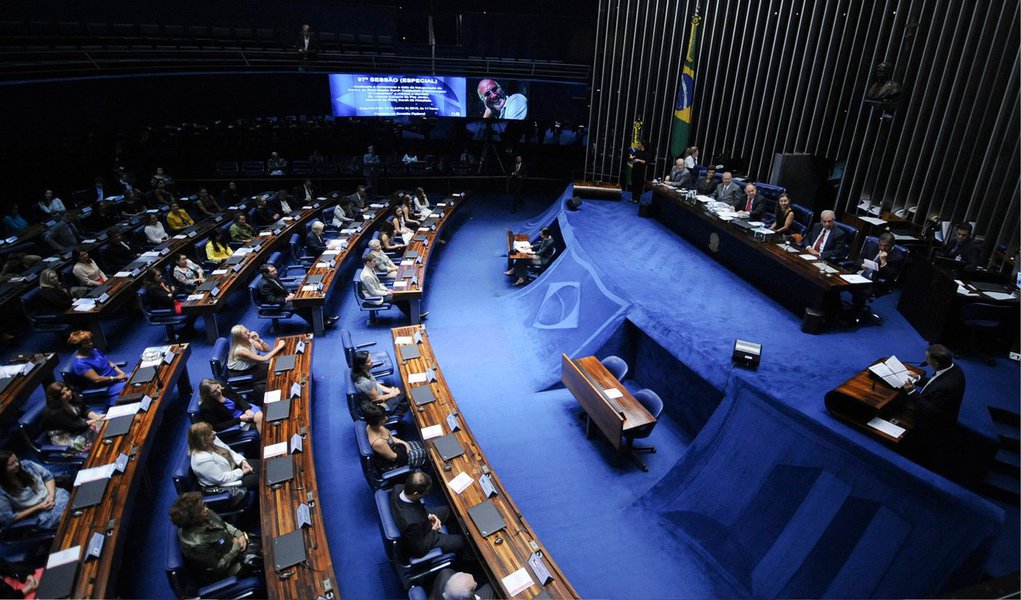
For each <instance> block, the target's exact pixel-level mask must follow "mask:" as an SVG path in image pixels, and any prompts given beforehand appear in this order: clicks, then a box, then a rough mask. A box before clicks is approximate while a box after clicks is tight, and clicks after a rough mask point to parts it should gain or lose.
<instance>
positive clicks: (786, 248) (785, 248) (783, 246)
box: [778, 242, 801, 252]
mask: <svg viewBox="0 0 1021 600" xmlns="http://www.w3.org/2000/svg"><path fill="white" fill-rule="evenodd" d="M778 245H779V246H780V249H781V250H783V251H784V252H801V250H800V249H799V248H795V247H794V246H791V245H790V244H788V243H787V242H784V243H782V244H778Z"/></svg>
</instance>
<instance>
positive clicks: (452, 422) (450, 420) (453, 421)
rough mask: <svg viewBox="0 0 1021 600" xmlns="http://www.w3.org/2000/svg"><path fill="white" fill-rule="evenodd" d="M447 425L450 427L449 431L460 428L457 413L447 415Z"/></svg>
mask: <svg viewBox="0 0 1021 600" xmlns="http://www.w3.org/2000/svg"><path fill="white" fill-rule="evenodd" d="M447 427H449V428H450V431H451V432H454V431H459V430H460V429H461V423H459V422H458V420H457V415H456V414H454V413H450V414H449V415H447Z"/></svg>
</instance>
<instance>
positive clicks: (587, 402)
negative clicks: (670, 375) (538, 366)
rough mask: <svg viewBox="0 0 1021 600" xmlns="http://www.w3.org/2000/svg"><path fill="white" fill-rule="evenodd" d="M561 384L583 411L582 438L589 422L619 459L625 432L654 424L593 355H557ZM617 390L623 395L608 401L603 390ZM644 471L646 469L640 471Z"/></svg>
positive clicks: (588, 427)
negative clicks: (584, 419)
mask: <svg viewBox="0 0 1021 600" xmlns="http://www.w3.org/2000/svg"><path fill="white" fill-rule="evenodd" d="M560 357H561V359H560V369H561V374H560V381H561V382H563V384H564V386H565V387H567V389H569V390H571V393H572V394H574V397H575V399H576V400H578V404H581V407H582V408H583V409H585V415H586V416H587V419H586V426H585V435H586V436H588V435H589V434H590V433H591V426H592V423H595V424H596V427H597V428H598V429H599V431H601V432H603V435H605V436H606V439H608V440H610V443H611V444H613V447H614V449H615V450H616V451H617V456H618V457H619V456H620V454H621V453H622V452H624V450H625V449H626V448H625V446H624V444H623V436H624V434H625V433H627V432H628V431H631V430H634V429H636V428H639V427H645V426H646V425H649V424H652V423H655V422H656V418H655V417H653V416H652V415H651V414H649V411H647V410H645V407H644V406H642V403H641V402H639V401H638V399H637V398H635V397H634V396H632V395H631V392H629V391H628V389H627V388H626V387H624V385H623V384H621V383H620V382H619V381H617V378H616V377H614V376H613V374H612V373H610V372H609V371H608V370H607V369H606V367H604V366H603V363H601V362H599V359H598V358H596V357H594V356H586V357H584V358H579V359H577V360H571V358H570V357H568V356H567V355H566V354H561V355H560ZM609 389H616V390H619V391H620V393H621V394H622V396H621V397H620V398H615V399H611V398H610V397H609V396H607V395H606V393H605V392H604V391H603V390H609ZM642 470H643V471H645V470H647V469H642Z"/></svg>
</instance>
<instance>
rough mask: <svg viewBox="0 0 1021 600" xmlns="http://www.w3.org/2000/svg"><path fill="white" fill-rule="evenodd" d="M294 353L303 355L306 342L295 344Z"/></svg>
mask: <svg viewBox="0 0 1021 600" xmlns="http://www.w3.org/2000/svg"><path fill="white" fill-rule="evenodd" d="M294 352H295V353H296V354H301V353H303V352H305V342H298V343H297V344H295V346H294Z"/></svg>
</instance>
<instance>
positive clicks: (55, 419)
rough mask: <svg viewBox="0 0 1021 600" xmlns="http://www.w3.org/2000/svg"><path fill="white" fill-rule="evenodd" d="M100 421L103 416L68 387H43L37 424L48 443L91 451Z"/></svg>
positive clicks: (58, 383) (56, 384)
mask: <svg viewBox="0 0 1021 600" xmlns="http://www.w3.org/2000/svg"><path fill="white" fill-rule="evenodd" d="M102 421H103V413H98V412H94V411H91V410H89V407H88V405H87V404H85V400H83V399H82V397H81V395H80V394H78V393H77V392H75V391H74V389H73V388H72V387H71V386H69V385H64V384H63V383H60V382H59V381H55V382H53V383H51V384H50V385H48V386H46V409H45V410H43V414H42V418H41V419H40V423H39V424H40V426H41V427H42V429H43V431H45V432H46V435H47V436H48V437H49V440H50V443H51V444H54V445H56V446H68V447H70V448H72V449H74V450H76V451H78V452H86V451H88V450H89V449H90V448H92V443H93V442H94V441H95V440H96V433H97V432H98V431H99V424H100V423H101V422H102Z"/></svg>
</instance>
